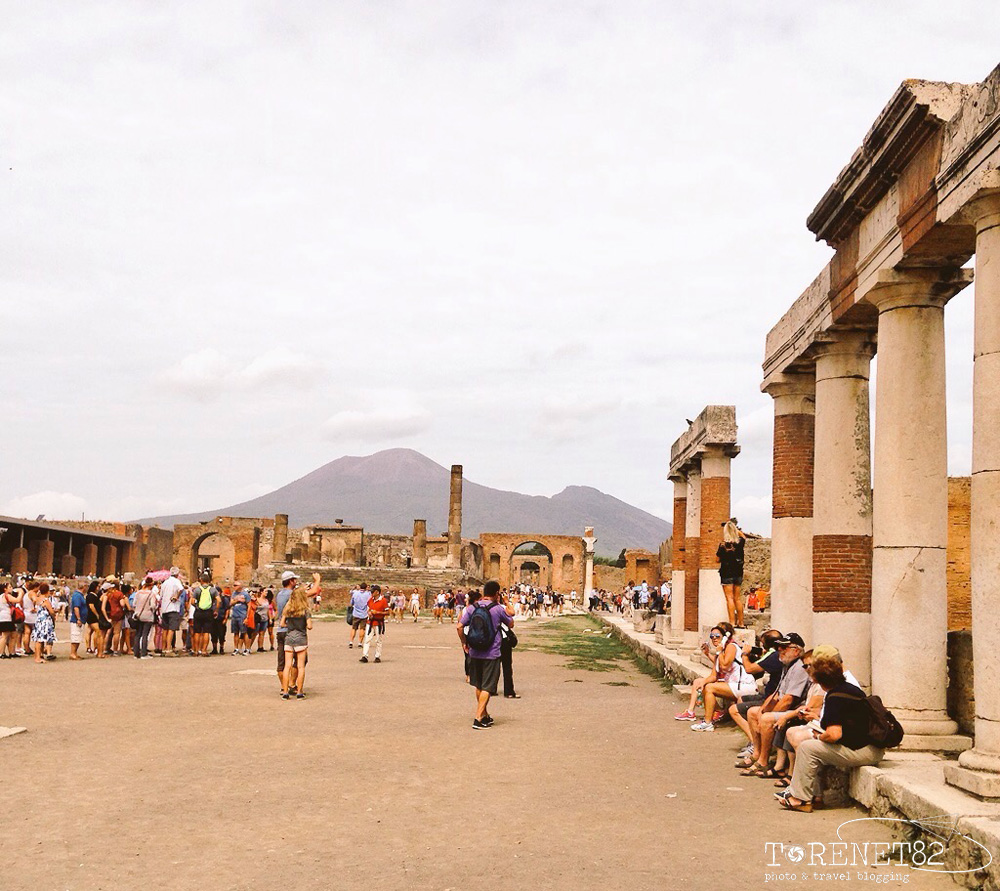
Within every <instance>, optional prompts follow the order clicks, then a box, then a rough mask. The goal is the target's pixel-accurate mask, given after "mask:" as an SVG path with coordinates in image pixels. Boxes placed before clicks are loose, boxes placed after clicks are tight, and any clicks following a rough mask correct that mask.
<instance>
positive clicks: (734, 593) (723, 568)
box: [715, 517, 746, 628]
mask: <svg viewBox="0 0 1000 891" xmlns="http://www.w3.org/2000/svg"><path fill="white" fill-rule="evenodd" d="M745 539H746V536H745V535H744V534H743V531H742V530H741V529H740V527H739V526H737V525H736V518H735V517H732V518H731V519H730V520H728V521H727V522H725V523H723V524H722V543H721V544H720V545H719V547H718V549H717V550H716V552H715V558H716V559H717V560H718V561H719V577H720V579H721V581H722V591H723V593H724V594H725V595H726V611H727V612H728V613H729V624H730V625H735V626H736V627H737V628H743V627H744V625H743V598H742V596H741V595H740V585H742V584H743V554H744V549H745V547H746V541H745Z"/></svg>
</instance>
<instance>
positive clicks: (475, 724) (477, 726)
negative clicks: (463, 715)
mask: <svg viewBox="0 0 1000 891" xmlns="http://www.w3.org/2000/svg"><path fill="white" fill-rule="evenodd" d="M472 729H473V730H489V729H490V725H489V724H484V723H483V722H482V721H480V720H479V719H478V718H473V720H472Z"/></svg>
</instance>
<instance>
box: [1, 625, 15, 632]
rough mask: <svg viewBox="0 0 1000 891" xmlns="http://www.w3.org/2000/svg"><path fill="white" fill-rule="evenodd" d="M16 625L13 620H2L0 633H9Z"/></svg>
mask: <svg viewBox="0 0 1000 891" xmlns="http://www.w3.org/2000/svg"><path fill="white" fill-rule="evenodd" d="M14 628H15V625H14V623H13V622H0V634H7V633H9V632H11V631H13V630H14Z"/></svg>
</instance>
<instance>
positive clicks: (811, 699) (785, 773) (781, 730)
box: [774, 650, 826, 789]
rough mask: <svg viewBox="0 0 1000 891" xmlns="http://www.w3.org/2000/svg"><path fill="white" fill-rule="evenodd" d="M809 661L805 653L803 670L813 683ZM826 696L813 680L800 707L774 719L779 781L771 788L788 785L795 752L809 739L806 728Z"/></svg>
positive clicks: (807, 654)
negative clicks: (803, 741) (800, 744)
mask: <svg viewBox="0 0 1000 891" xmlns="http://www.w3.org/2000/svg"><path fill="white" fill-rule="evenodd" d="M812 657H813V651H812V650H806V651H805V652H804V653H803V654H802V667H803V668H804V669H805V670H806V674H808V675H809V677H810V680H812ZM825 696H826V693H825V692H824V691H823V688H822V687H821V686H820V685H819V684H817V683H816V682H815V681H814V680H812V684H811V685H810V687H809V689H808V690H807V691H806V695H805V697H804V698H803V701H802V704H801V705H799V706H798V707H797V708H795V709H793V710H791V711H788V712H782V713H781V714H779V715H776V716H775V728H776V729H775V733H774V750H775V752H777V755H776V757H775V759H774V773H775V775H776V776H777V777H778V781H777V782H776V783H775V784H774V785H775V786H776V787H777V788H779V789H784V788H787V787H788V785H789V784H790V783H791V773H792V769H793V768H794V766H795V750H796V749H797V748H798V746H799V743H801V742H802V740H803V739H806V738H808V736H809V731H808V729H807V728H808V725H809V724H810V723H811V722H813V721H815V720H816V719H818V718H819V717H820V715H821V714H822V710H823V699H824V697H825ZM816 726H819V725H818V724H817V725H816ZM786 765H787V768H786Z"/></svg>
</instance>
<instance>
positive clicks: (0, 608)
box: [0, 582, 21, 659]
mask: <svg viewBox="0 0 1000 891" xmlns="http://www.w3.org/2000/svg"><path fill="white" fill-rule="evenodd" d="M20 602H21V597H20V595H19V594H15V593H14V587H13V585H11V583H10V582H4V583H3V585H2V586H0V659H13V658H15V657H16V656H17V653H16V652H15V651H16V649H17V647H16V646H15V644H14V632H15V630H16V628H17V623H16V622H15V621H14V608H15V607H16V608H18V609H20Z"/></svg>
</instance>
